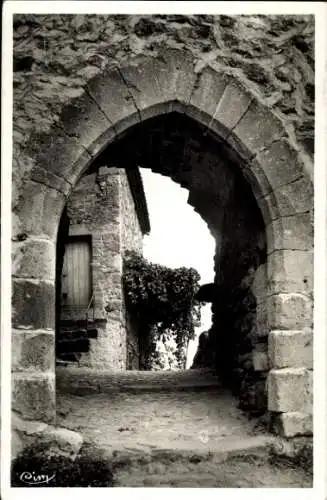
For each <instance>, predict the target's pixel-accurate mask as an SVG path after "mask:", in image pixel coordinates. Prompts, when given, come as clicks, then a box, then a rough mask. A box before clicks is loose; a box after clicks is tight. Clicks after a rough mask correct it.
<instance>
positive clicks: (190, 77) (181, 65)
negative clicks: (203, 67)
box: [120, 49, 197, 120]
mask: <svg viewBox="0 0 327 500" xmlns="http://www.w3.org/2000/svg"><path fill="white" fill-rule="evenodd" d="M120 72H121V75H122V78H123V80H124V82H125V84H126V86H127V87H128V89H129V91H130V93H131V95H132V96H133V100H134V103H135V105H136V108H137V109H138V112H139V113H140V117H141V119H142V120H146V119H148V118H151V117H153V116H155V115H157V114H158V111H157V105H159V106H160V109H161V112H160V114H162V113H163V112H169V111H170V110H171V102H178V103H180V107H179V108H180V110H182V109H185V107H186V105H187V104H188V102H189V100H190V98H191V95H192V91H193V88H194V85H195V83H196V80H197V75H196V73H195V71H194V61H193V57H192V55H191V54H190V52H187V51H179V50H175V49H169V50H166V51H161V52H159V54H158V55H157V56H156V57H151V58H150V57H149V58H147V59H145V58H140V60H139V61H138V60H137V59H136V60H135V61H134V62H133V65H130V66H128V67H125V68H121V70H120ZM162 103H164V104H166V108H165V110H162Z"/></svg>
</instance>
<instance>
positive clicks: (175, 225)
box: [140, 168, 215, 367]
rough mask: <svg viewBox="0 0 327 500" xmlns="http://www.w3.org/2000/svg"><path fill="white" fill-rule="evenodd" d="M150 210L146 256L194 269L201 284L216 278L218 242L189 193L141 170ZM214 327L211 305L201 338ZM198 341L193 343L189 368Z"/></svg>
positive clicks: (203, 320) (205, 311)
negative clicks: (189, 200)
mask: <svg viewBox="0 0 327 500" xmlns="http://www.w3.org/2000/svg"><path fill="white" fill-rule="evenodd" d="M140 170H141V175H142V179H143V183H144V190H145V195H146V200H147V205H148V210H149V216H150V224H151V232H150V234H149V235H148V236H145V238H144V246H143V254H144V257H145V258H146V259H148V260H150V261H151V262H155V263H158V264H163V265H166V266H169V267H181V266H185V267H194V268H195V269H196V270H197V271H198V272H199V274H200V276H201V281H200V283H201V284H204V283H210V282H212V281H213V279H214V270H213V267H214V261H213V258H214V254H215V241H214V239H213V237H212V236H211V234H210V232H209V229H208V227H207V225H206V224H205V222H204V220H203V219H202V218H201V217H200V215H199V214H197V213H196V212H194V210H193V208H192V207H191V206H190V205H188V204H187V198H188V190H187V189H183V188H181V187H180V186H179V185H178V184H176V183H175V182H173V181H172V180H171V179H169V178H168V177H164V176H162V175H160V174H154V173H153V172H151V170H148V169H144V168H141V169H140ZM210 325H211V304H207V305H206V306H204V307H203V308H202V310H201V327H200V328H199V329H197V335H199V334H200V333H201V331H203V330H205V329H208V328H209V327H210ZM197 344H198V341H197V339H195V340H194V341H193V342H190V345H189V351H188V361H187V367H189V366H190V365H191V363H192V360H193V357H194V355H195V352H196V349H197Z"/></svg>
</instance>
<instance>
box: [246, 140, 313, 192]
mask: <svg viewBox="0 0 327 500" xmlns="http://www.w3.org/2000/svg"><path fill="white" fill-rule="evenodd" d="M252 163H253V164H254V163H259V164H260V165H261V168H262V169H263V170H264V172H265V175H266V178H267V180H268V184H267V185H265V184H262V186H261V190H262V196H265V195H266V194H269V192H271V191H272V190H275V189H278V188H279V187H280V186H284V185H286V184H290V183H291V182H294V181H296V180H297V179H299V178H300V177H302V176H305V173H306V170H305V167H304V164H303V162H302V161H301V158H300V155H299V153H298V152H297V151H296V150H295V149H294V148H293V147H292V146H291V144H290V143H289V141H288V140H287V139H286V138H280V139H278V140H276V141H274V142H272V143H271V144H269V145H267V146H266V147H265V148H264V149H263V150H261V151H259V152H258V153H257V154H256V157H255V159H254V160H253V161H252ZM306 177H307V176H306Z"/></svg>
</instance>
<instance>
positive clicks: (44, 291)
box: [12, 279, 55, 329]
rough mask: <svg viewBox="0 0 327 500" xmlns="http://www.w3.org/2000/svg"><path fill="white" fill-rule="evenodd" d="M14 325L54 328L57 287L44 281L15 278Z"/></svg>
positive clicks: (17, 326) (32, 327)
mask: <svg viewBox="0 0 327 500" xmlns="http://www.w3.org/2000/svg"><path fill="white" fill-rule="evenodd" d="M12 304H13V326H14V328H20V327H25V328H26V327H29V328H31V329H45V328H50V329H53V328H54V324H55V287H54V284H52V283H50V282H44V281H29V280H19V281H17V280H16V279H14V280H13V296H12Z"/></svg>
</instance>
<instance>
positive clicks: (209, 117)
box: [186, 66, 229, 128]
mask: <svg viewBox="0 0 327 500" xmlns="http://www.w3.org/2000/svg"><path fill="white" fill-rule="evenodd" d="M228 82H229V78H228V77H227V76H226V75H224V74H222V73H217V71H215V70H214V69H213V68H211V67H210V66H206V67H205V68H204V69H203V70H202V72H201V73H200V74H199V75H198V80H197V81H196V83H195V85H194V88H193V91H192V95H191V98H190V100H189V102H188V104H187V106H186V114H187V115H188V116H190V117H191V118H193V119H195V120H197V121H198V122H199V123H201V124H202V125H204V126H206V127H207V128H209V126H210V127H211V126H212V121H213V118H214V116H215V113H216V110H217V105H218V103H219V102H220V100H221V98H222V96H223V94H224V91H225V89H226V86H227V85H228Z"/></svg>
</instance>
